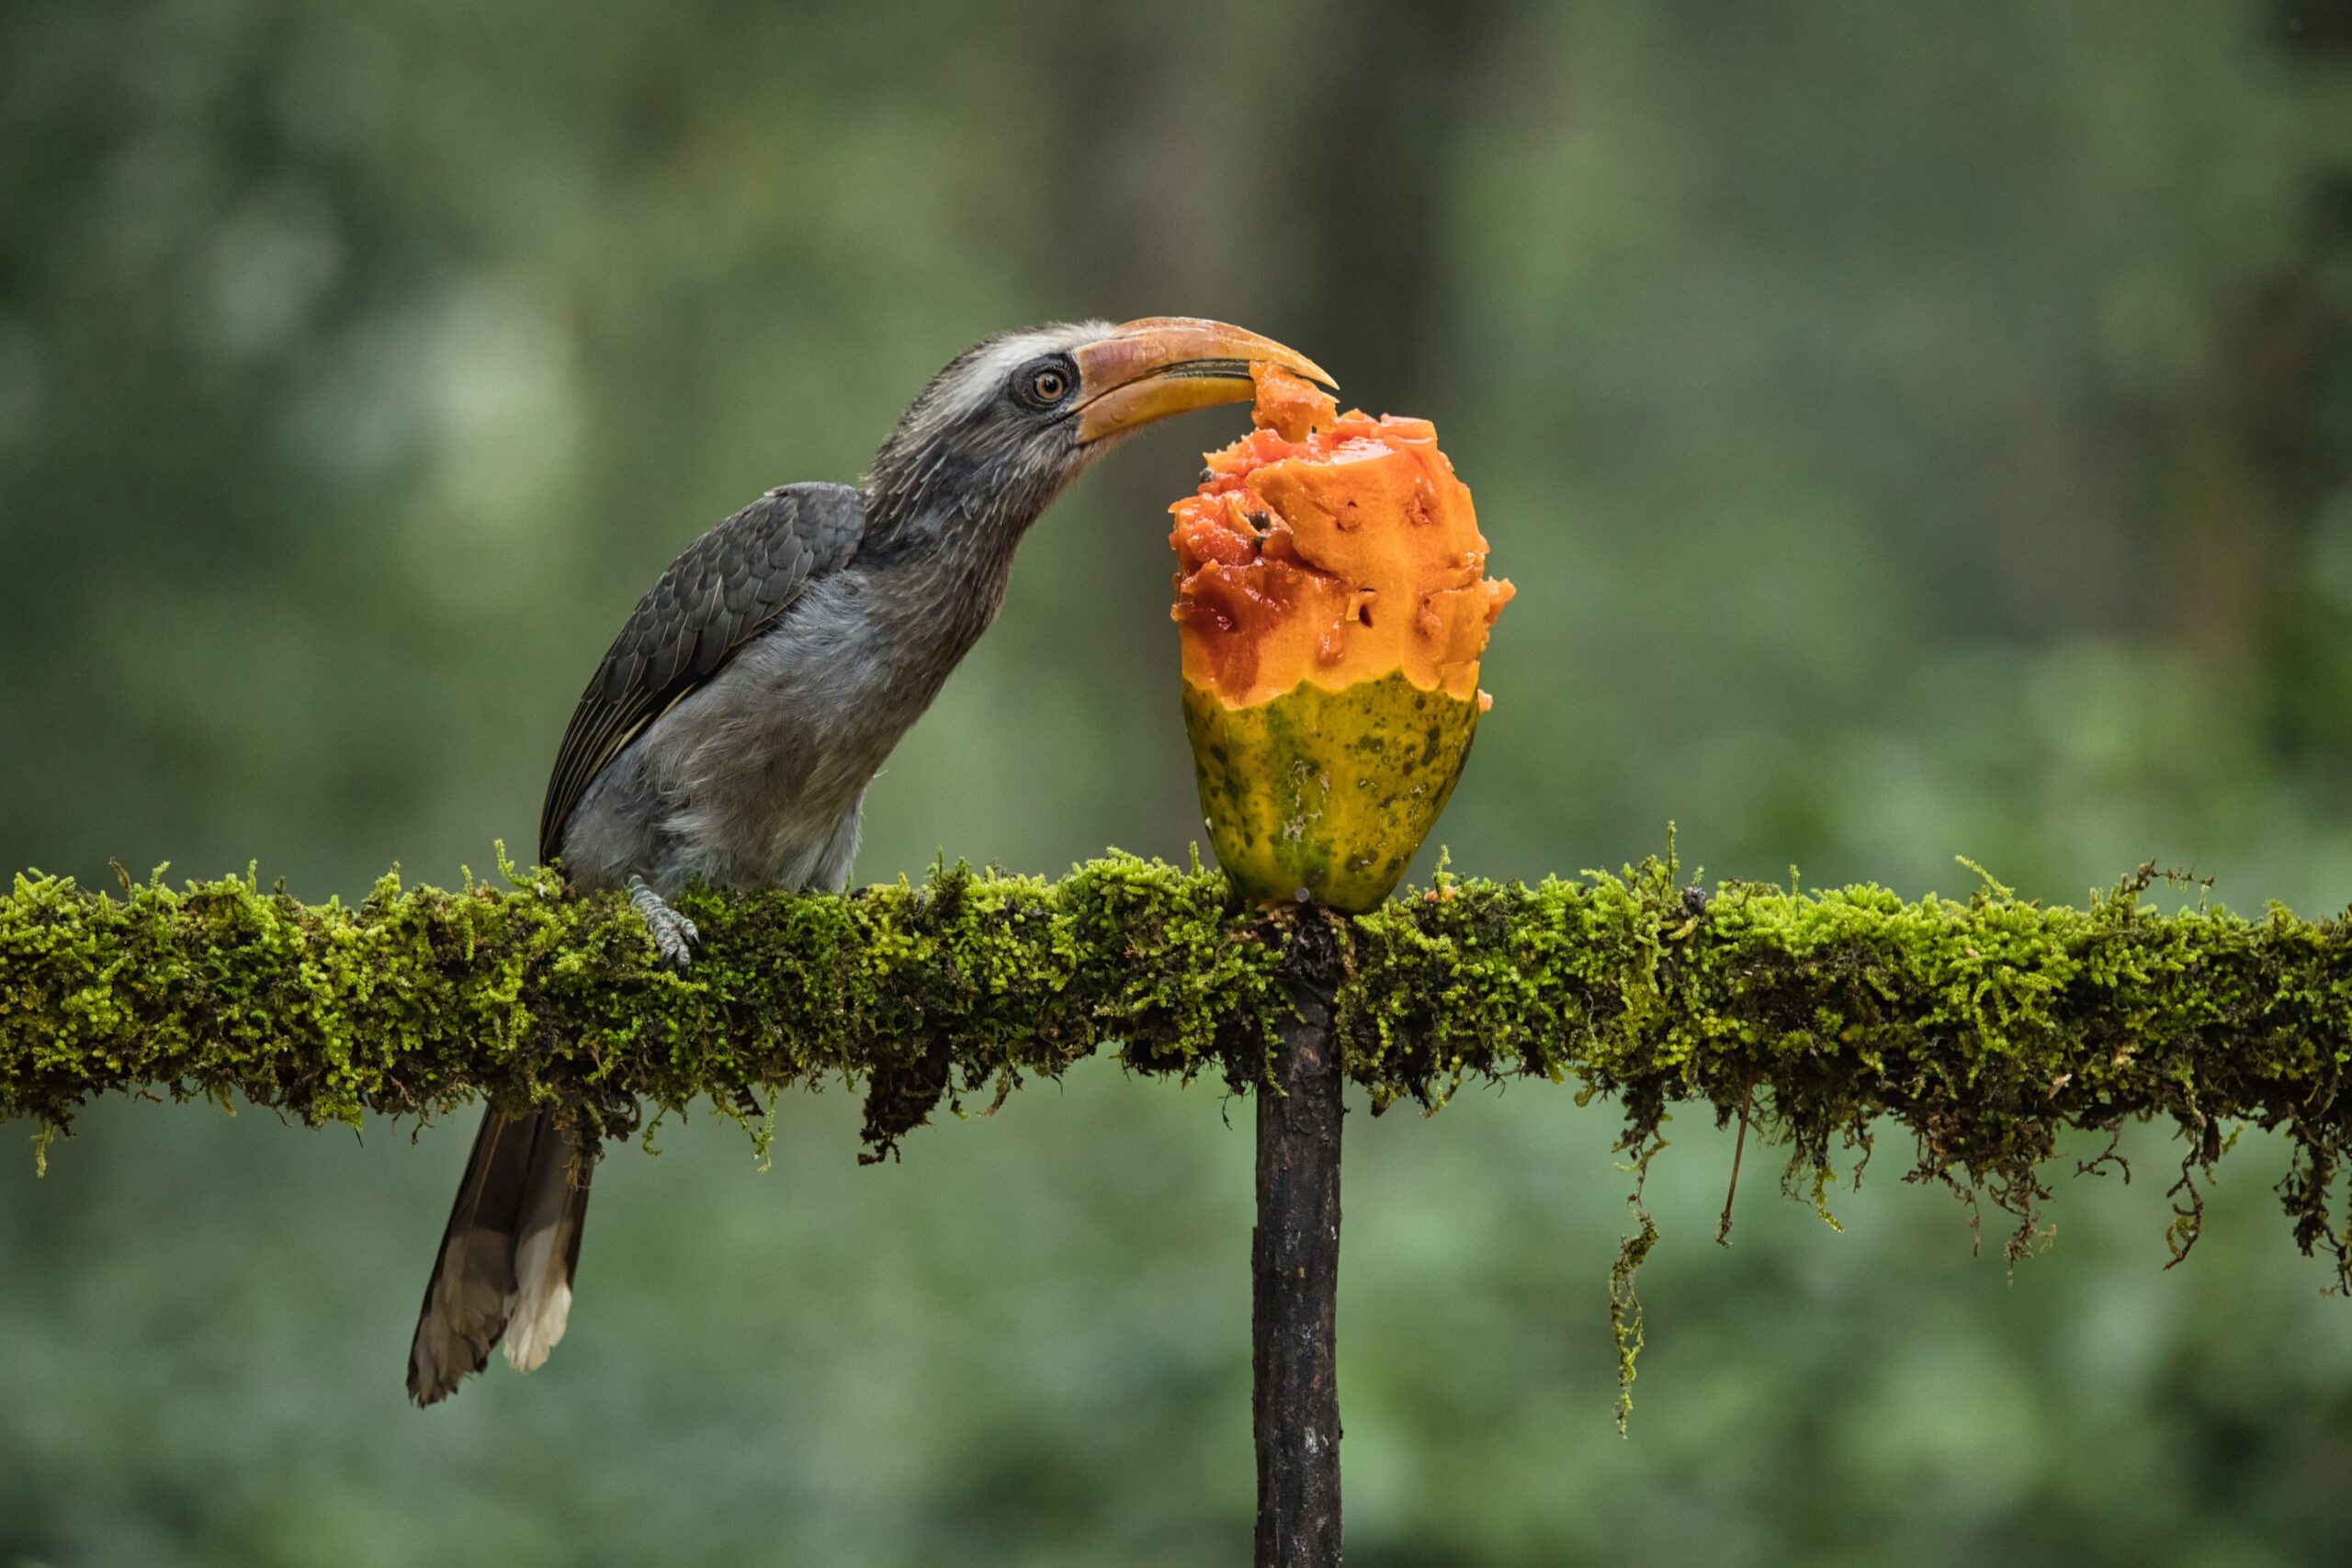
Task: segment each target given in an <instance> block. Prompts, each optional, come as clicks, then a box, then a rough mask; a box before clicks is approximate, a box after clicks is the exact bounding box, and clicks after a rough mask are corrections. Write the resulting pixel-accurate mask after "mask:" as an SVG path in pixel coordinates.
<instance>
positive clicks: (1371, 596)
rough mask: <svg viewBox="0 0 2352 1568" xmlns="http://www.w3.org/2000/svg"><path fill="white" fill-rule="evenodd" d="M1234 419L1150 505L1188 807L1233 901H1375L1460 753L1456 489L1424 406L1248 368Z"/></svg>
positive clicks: (1472, 665) (1462, 622)
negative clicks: (1386, 402)
mask: <svg viewBox="0 0 2352 1568" xmlns="http://www.w3.org/2000/svg"><path fill="white" fill-rule="evenodd" d="M1251 374H1252V376H1253V377H1254V378H1256V381H1257V389H1256V390H1257V400H1256V403H1255V405H1254V407H1253V409H1252V411H1251V424H1252V428H1251V430H1250V434H1247V435H1245V436H1243V437H1242V438H1241V439H1240V440H1238V441H1236V442H1235V443H1233V445H1231V446H1227V447H1225V448H1224V449H1222V450H1221V451H1216V452H1211V453H1209V454H1208V455H1207V457H1206V462H1207V468H1206V469H1205V470H1204V474H1203V476H1202V480H1201V485H1200V489H1199V490H1198V491H1195V492H1194V493H1193V494H1192V495H1189V496H1186V497H1185V498H1184V499H1183V500H1182V501H1180V502H1176V504H1175V505H1174V506H1172V507H1170V513H1172V514H1173V516H1174V518H1175V525H1174V527H1173V529H1172V530H1171V531H1170V538H1169V542H1170V545H1171V546H1172V547H1174V549H1175V552H1176V603H1175V606H1174V608H1173V610H1172V612H1171V614H1172V615H1173V616H1174V619H1175V621H1176V626H1177V638H1178V641H1179V643H1180V644H1181V646H1182V672H1183V707H1184V726H1185V731H1186V734H1187V735H1188V736H1189V738H1190V739H1191V740H1192V745H1193V769H1194V774H1195V777H1196V780H1197V782H1198V784H1199V786H1200V796H1201V808H1202V811H1203V813H1204V815H1205V817H1206V818H1207V823H1208V829H1209V839H1210V842H1211V843H1212V844H1213V845H1214V846H1215V848H1216V857H1217V863H1218V864H1219V865H1221V866H1222V867H1224V869H1225V873H1226V875H1227V878H1228V880H1229V881H1230V882H1231V883H1232V884H1233V886H1234V887H1235V888H1236V889H1237V890H1238V892H1239V893H1240V894H1241V896H1242V897H1245V898H1246V899H1248V900H1250V901H1251V902H1253V903H1258V904H1272V903H1278V902H1287V901H1290V900H1293V899H1297V898H1301V897H1306V898H1314V899H1317V900H1320V901H1321V902H1322V903H1324V904H1325V905H1327V906H1329V908H1333V909H1336V910H1339V911H1340V912H1341V913H1346V914H1356V913H1362V912H1363V911H1364V910H1366V909H1370V908H1374V906H1376V905H1377V904H1379V903H1380V901H1381V900H1382V899H1384V898H1385V897H1388V895H1389V893H1390V892H1391V891H1393V890H1394V889H1395V887H1396V886H1397V882H1398V880H1399V879H1401V878H1402V877H1403V876H1404V874H1405V868H1406V867H1407V866H1408V864H1409V863H1411V861H1412V858H1413V853H1414V852H1415V851H1416V850H1418V849H1419V847H1420V844H1421V840H1423V839H1424V838H1426V837H1427V836H1428V834H1429V830H1430V827H1431V826H1432V825H1433V824H1434V823H1435V822H1436V821H1437V818H1438V814H1439V813H1440V812H1441V811H1442V810H1443V809H1444V808H1445V803H1446V800H1447V798H1448V797H1449V796H1450V795H1452V794H1453V785H1454V781H1455V780H1456V779H1457V778H1458V777H1459V776H1460V774H1461V771H1462V763H1463V760H1464V758H1465V757H1466V756H1467V755H1468V754H1469V750H1470V742H1471V739H1472V738H1473V736H1474V735H1475V734H1476V729H1477V724H1478V716H1479V715H1480V714H1481V713H1483V712H1485V711H1486V710H1487V707H1489V706H1490V705H1491V699H1490V698H1488V697H1487V694H1485V693H1483V692H1481V691H1480V690H1479V689H1478V662H1479V660H1480V658H1481V656H1482V655H1483V654H1484V653H1485V651H1486V646H1487V632H1488V630H1489V628H1491V627H1492V626H1493V625H1494V623H1495V618H1496V617H1497V616H1498V615H1501V613H1502V608H1503V606H1504V604H1508V603H1509V602H1510V597H1511V594H1512V592H1514V591H1513V589H1512V587H1511V585H1510V583H1509V582H1508V581H1502V580H1499V579H1490V578H1488V577H1487V540H1486V536H1484V535H1482V534H1481V533H1479V531H1478V519H1477V513H1476V511H1475V510H1474V509H1473V507H1472V505H1471V501H1470V491H1469V487H1468V486H1466V485H1464V483H1463V482H1462V481H1461V480H1460V479H1458V478H1456V477H1455V475H1454V472H1453V464H1452V463H1451V462H1450V461H1448V460H1447V458H1446V456H1445V454H1444V453H1443V452H1442V451H1440V450H1439V449H1438V445H1437V432H1436V430H1435V428H1434V427H1433V426H1431V425H1430V423H1429V422H1428V421H1427V420H1419V419H1405V418H1399V417H1397V416H1394V415H1383V416H1381V417H1380V418H1378V419H1374V418H1373V417H1372V416H1370V415H1368V414H1366V413H1364V412H1362V411H1361V410H1355V411H1351V412H1347V413H1344V414H1343V413H1340V412H1338V410H1337V405H1336V403H1335V402H1334V401H1333V400H1332V399H1331V398H1330V397H1329V396H1328V395H1326V394H1325V393H1324V392H1322V391H1321V390H1320V389H1317V388H1316V387H1315V386H1314V385H1313V384H1312V383H1310V382H1306V381H1304V380H1301V379H1299V378H1296V377H1295V376H1292V375H1291V374H1289V373H1288V372H1287V371H1283V370H1282V369H1279V368H1277V367H1273V366H1269V365H1257V366H1253V367H1251Z"/></svg>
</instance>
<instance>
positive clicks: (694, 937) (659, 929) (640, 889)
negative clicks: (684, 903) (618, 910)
mask: <svg viewBox="0 0 2352 1568" xmlns="http://www.w3.org/2000/svg"><path fill="white" fill-rule="evenodd" d="M628 907H629V908H632V909H635V910H636V911H637V912H638V914H639V915H640V916H642V917H643V918H644V920H645V925H646V929H647V930H648V931H650V932H651V933H652V935H653V950H654V951H655V952H656V953H660V954H661V955H662V959H663V961H664V962H666V963H670V964H675V965H677V966H678V967H679V968H681V969H684V967H685V966H686V965H687V964H691V963H693V962H694V956H695V947H697V946H698V945H700V943H701V942H702V933H701V932H700V931H696V930H695V923H694V922H693V921H692V920H690V919H686V917H685V916H684V915H682V914H680V913H678V911H677V910H675V909H673V908H670V906H669V905H667V904H665V903H663V902H662V895H660V894H659V893H656V892H655V891H653V889H651V888H650V887H648V886H646V885H645V879H644V878H643V877H641V876H632V877H630V878H629V879H628Z"/></svg>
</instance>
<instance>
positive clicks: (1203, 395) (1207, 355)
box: [1071, 316, 1338, 443]
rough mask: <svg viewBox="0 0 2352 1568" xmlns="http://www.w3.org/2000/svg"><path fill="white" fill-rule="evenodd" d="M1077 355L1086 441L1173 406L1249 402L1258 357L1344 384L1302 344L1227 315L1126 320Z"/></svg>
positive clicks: (1321, 381)
mask: <svg viewBox="0 0 2352 1568" xmlns="http://www.w3.org/2000/svg"><path fill="white" fill-rule="evenodd" d="M1071 357H1072V358H1074V359H1076V360H1077V361H1078V384H1079V389H1080V397H1081V399H1082V401H1081V402H1080V404H1079V410H1078V438H1079V440H1080V442H1081V443H1085V442H1089V441H1100V440H1102V439H1103V437H1104V436H1108V435H1117V434H1121V433H1123V432H1125V431H1129V430H1133V429H1135V428H1136V426H1138V425H1144V424H1149V423H1151V422H1152V421H1154V420H1159V419H1166V418H1167V417H1168V416H1169V415H1170V414H1175V413H1185V412H1190V411H1192V410H1193V409H1204V408H1213V407H1215V406H1216V405H1217V404H1219V403H1244V402H1248V401H1249V400H1250V397H1251V395H1252V388H1251V384H1250V363H1251V362H1252V361H1258V360H1262V361H1264V362H1265V363H1267V364H1269V365H1279V366H1281V367H1283V369H1285V370H1287V371H1289V372H1290V373H1291V374H1292V375H1294V376H1300V377H1304V378H1306V379H1307V380H1309V381H1312V382H1314V383H1315V384H1316V385H1317V386H1319V387H1321V388H1323V389H1325V390H1327V391H1337V390H1338V387H1337V385H1336V384H1335V383H1334V382H1333V381H1332V379H1331V378H1330V377H1329V375H1327V374H1325V372H1324V370H1323V367H1321V366H1319V365H1317V364H1316V363H1315V361H1313V360H1311V359H1309V358H1307V357H1306V355H1303V354H1301V353H1299V352H1298V351H1297V350H1296V349H1292V348H1284V347H1283V345H1282V344H1278V343H1276V342H1275V341H1274V340H1273V339H1272V338H1268V337H1260V336H1259V335H1258V334H1257V333H1252V332H1244V331H1243V330H1242V329H1241V328H1239V327H1232V326H1227V325H1226V324H1225V323H1224V322H1223V321H1201V320H1198V319H1196V318H1194V317H1191V316H1148V317H1146V318H1145V319H1144V320H1142V321H1128V322H1126V323H1125V324H1124V325H1121V326H1119V327H1115V328H1114V329H1113V330H1112V332H1111V334H1110V335H1109V336H1108V337H1105V338H1103V339H1101V340H1099V341H1097V342H1094V343H1091V344H1087V345H1085V346H1084V347H1083V348H1080V349H1079V350H1077V351H1076V353H1074V354H1073V355H1071Z"/></svg>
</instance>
